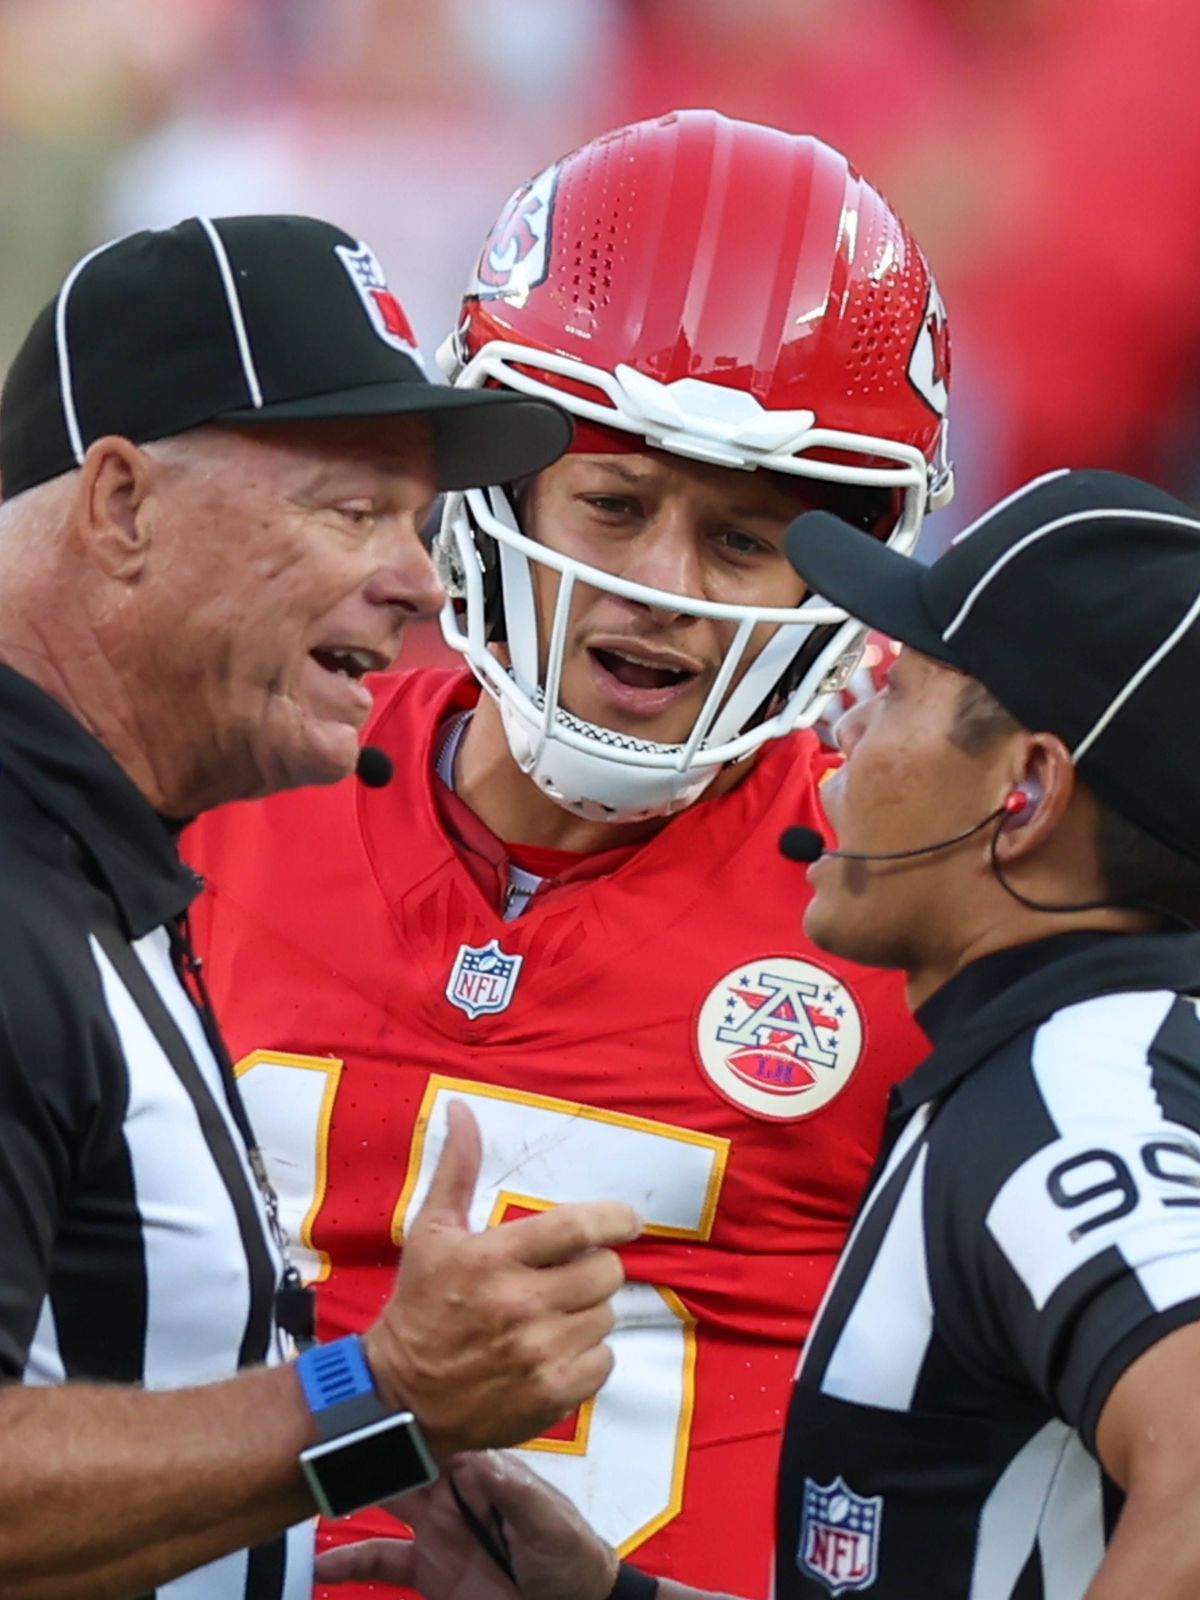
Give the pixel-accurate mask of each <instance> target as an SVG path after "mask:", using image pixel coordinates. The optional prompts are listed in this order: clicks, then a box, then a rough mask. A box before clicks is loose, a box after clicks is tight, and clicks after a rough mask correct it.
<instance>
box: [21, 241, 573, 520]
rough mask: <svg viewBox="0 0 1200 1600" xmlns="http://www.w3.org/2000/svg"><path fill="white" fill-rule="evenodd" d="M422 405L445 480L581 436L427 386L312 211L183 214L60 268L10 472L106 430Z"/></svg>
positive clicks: (24, 360)
mask: <svg viewBox="0 0 1200 1600" xmlns="http://www.w3.org/2000/svg"><path fill="white" fill-rule="evenodd" d="M412 415H419V416H428V417H429V418H430V420H431V423H432V426H433V431H434V448H435V453H436V461H437V472H438V480H439V484H440V486H441V487H442V488H444V489H463V488H468V487H470V486H472V485H476V484H488V483H506V482H508V481H510V480H511V479H513V478H518V477H523V476H525V475H526V474H527V473H531V472H537V471H540V470H541V468H542V467H545V466H548V465H549V464H550V463H551V462H552V461H555V460H557V459H558V457H559V456H560V455H561V454H562V453H563V451H564V450H565V449H566V448H567V445H568V444H569V443H570V442H571V428H572V425H571V421H570V418H569V417H568V416H567V414H566V413H565V412H564V411H562V410H560V409H559V408H558V407H557V406H555V405H553V404H552V403H551V402H549V401H546V400H541V399H535V398H533V397H529V396H524V395H514V394H511V393H505V392H503V391H500V390H495V389H452V388H448V387H447V386H445V385H444V384H435V383H431V382H430V381H429V379H428V378H427V376H426V374H425V370H424V366H423V363H422V360H421V355H420V352H419V350H418V348H417V342H416V339H415V338H414V336H413V332H412V328H411V327H410V325H409V322H408V319H407V317H406V316H405V314H404V311H403V309H402V308H401V306H400V303H399V301H398V300H397V299H396V297H395V295H394V294H393V293H392V292H391V290H390V289H389V288H388V286H387V283H386V281H385V278H384V275H383V272H382V270H381V269H380V266H379V262H378V261H377V259H376V257H375V255H374V253H373V252H372V250H371V248H370V246H369V245H366V244H364V243H362V242H361V241H360V240H356V239H354V238H352V237H351V235H350V234H348V233H344V232H343V231H342V230H341V229H340V228H335V227H333V226H332V225H331V224H330V223H328V222H319V221H317V220H316V219H315V218H313V217H285V216H262V217H217V218H208V217H190V218H188V219H187V221H185V222H181V223H179V224H178V225H177V226H176V227H173V228H165V229H162V230H158V231H147V232H143V233H135V234H131V235H129V236H128V237H126V238H123V239H117V240H115V241H114V242H113V243H112V244H108V245H103V246H101V247H100V249H99V250H94V251H92V252H91V253H90V254H89V255H86V256H84V257H83V259H82V260H81V261H79V262H78V263H77V264H76V265H75V266H74V267H73V268H72V270H71V271H70V272H69V273H68V274H67V277H66V280H65V281H64V283H63V286H62V288H61V289H60V290H59V292H58V294H57V295H56V296H55V297H54V299H53V300H52V301H51V302H50V303H49V305H47V306H46V307H44V309H43V310H42V311H41V313H40V314H39V315H38V317H37V319H36V321H35V322H34V324H33V327H32V328H31V329H30V331H29V334H28V336H27V337H26V339H25V342H24V344H23V345H22V346H21V349H20V351H19V352H18V354H17V356H16V358H15V360H14V361H13V364H12V366H11V368H10V369H9V372H8V376H7V378H6V380H5V383H4V389H3V393H2V394H0V485H2V486H3V492H4V495H5V496H6V497H7V498H11V497H12V496H13V495H17V494H20V493H21V492H22V491H23V490H25V489H31V488H33V486H34V485H35V484H39V483H45V482H46V481H47V480H48V479H50V478H56V477H58V476H59V474H60V473H63V472H69V471H70V470H71V469H72V468H73V467H75V466H77V465H78V464H79V463H80V462H81V461H82V460H83V456H84V453H85V451H86V450H87V447H88V445H89V444H90V443H91V441H92V440H94V439H98V438H101V437H102V436H103V435H104V434H109V433H112V434H119V435H121V436H122V437H124V438H127V439H132V440H133V441H134V442H135V443H147V442H149V441H150V440H153V439H163V438H167V437H168V436H170V435H172V434H177V433H183V432H184V431H185V430H187V429H188V428H194V427H198V426H199V425H200V424H201V423H206V422H217V421H219V422H230V423H247V422H250V423H269V422H298V421H309V420H325V419H330V418H335V417H390V416H412Z"/></svg>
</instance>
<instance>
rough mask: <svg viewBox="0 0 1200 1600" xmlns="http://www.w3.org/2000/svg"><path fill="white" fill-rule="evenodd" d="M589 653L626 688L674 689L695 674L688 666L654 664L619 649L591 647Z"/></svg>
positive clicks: (688, 680)
mask: <svg viewBox="0 0 1200 1600" xmlns="http://www.w3.org/2000/svg"><path fill="white" fill-rule="evenodd" d="M591 655H592V656H593V657H594V659H595V660H596V661H598V662H599V664H600V665H601V666H602V667H603V668H604V670H605V672H607V673H609V674H610V676H612V677H614V678H615V679H616V680H617V682H618V683H623V684H624V685H625V686H626V688H628V689H676V688H678V687H679V686H680V685H681V684H684V683H690V682H691V680H692V679H693V678H694V677H695V676H696V673H695V672H694V671H693V670H692V669H691V668H689V667H671V666H666V665H655V664H653V663H652V662H649V661H645V660H643V659H642V658H641V657H639V656H632V655H626V654H625V653H624V652H623V651H620V650H601V649H597V648H596V647H593V648H592V650H591Z"/></svg>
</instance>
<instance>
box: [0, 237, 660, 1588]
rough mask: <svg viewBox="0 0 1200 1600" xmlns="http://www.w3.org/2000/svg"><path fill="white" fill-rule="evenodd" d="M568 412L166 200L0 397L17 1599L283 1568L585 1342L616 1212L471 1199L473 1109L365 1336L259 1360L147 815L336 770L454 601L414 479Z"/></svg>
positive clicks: (250, 1218) (241, 1139)
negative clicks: (488, 1222)
mask: <svg viewBox="0 0 1200 1600" xmlns="http://www.w3.org/2000/svg"><path fill="white" fill-rule="evenodd" d="M569 437H570V427H569V423H568V422H567V420H566V419H565V418H564V417H563V416H562V414H561V413H559V412H558V410H557V409H556V408H555V407H553V406H550V405H547V404H544V403H543V402H541V401H535V400H526V399H520V398H513V397H504V396H499V395H488V394H474V395H467V394H465V393H463V392H460V391H456V390H450V389H444V388H435V387H434V386H432V385H430V384H429V383H428V382H427V381H426V379H425V376H424V373H423V370H422V368H421V365H420V358H419V356H418V354H417V351H416V348H415V346H414V345H413V341H412V334H411V331H410V330H409V327H408V324H407V322H406V320H405V317H404V313H403V311H402V310H401V308H400V306H399V303H398V302H397V301H396V299H395V298H394V296H393V295H392V294H391V293H390V291H389V290H388V288H387V285H386V283H385V282H384V279H383V275H382V273H381V272H380V270H379V265H378V262H377V261H376V260H375V258H374V256H373V255H372V253H371V251H370V250H369V248H368V247H367V246H366V245H364V244H362V243H360V242H359V241H357V240H355V239H353V238H351V237H350V236H349V235H347V234H345V233H343V232H341V230H340V229H337V228H334V227H331V226H329V225H328V224H326V223H323V222H317V221H314V220H311V219H307V218H297V217H240V218H224V219H218V220H216V221H213V220H210V219H207V218H193V219H191V220H189V221H187V222H184V223H181V224H180V225H179V226H178V227H176V228H172V229H169V230H165V231H163V232H158V233H144V234H138V235H134V236H133V237H131V238H128V239H124V240H119V241H117V242H116V243H114V244H112V245H110V246H108V247H106V248H105V249H103V250H101V251H98V252H94V253H93V254H92V255H91V256H89V257H87V258H85V259H84V260H83V261H82V262H81V263H80V264H79V265H78V266H77V267H76V268H75V269H74V271H72V272H71V274H70V275H69V276H68V278H67V280H66V282H65V283H64V285H63V287H62V289H61V291H60V292H59V294H58V295H57V296H56V297H55V298H54V300H52V301H51V302H50V304H49V305H48V306H47V307H46V309H45V311H44V312H43V313H42V315H41V316H40V317H39V318H38V320H37V322H36V323H35V324H34V327H33V329H32V330H31V332H30V334H29V336H28V338H27V339H26V342H25V344H24V346H23V347H22V350H21V352H20V354H19V355H18V356H17V358H16V361H15V363H14V365H13V367H12V369H11V371H10V373H9V375H8V378H7V381H6V383H5V386H4V392H3V398H2V401H0V470H2V473H3V484H4V492H5V496H6V498H5V503H4V505H3V507H2V508H0V1379H2V1380H3V1384H2V1387H0V1441H2V1445H0V1592H2V1593H3V1595H4V1596H5V1597H6V1600H75V1597H79V1600H83V1597H86V1600H104V1597H120V1596H133V1595H140V1596H145V1595H148V1594H150V1593H152V1592H153V1593H154V1594H157V1595H158V1596H159V1597H160V1600H168V1597H178V1600H284V1597H286V1600H310V1596H311V1593H312V1530H311V1526H304V1525H303V1524H305V1523H306V1521H307V1519H310V1518H311V1517H312V1516H313V1515H314V1514H315V1512H316V1510H317V1508H318V1507H319V1508H320V1509H322V1510H323V1511H326V1512H327V1513H333V1514H337V1513H339V1512H342V1511H349V1510H351V1509H354V1508H355V1507H357V1506H361V1505H364V1504H367V1503H371V1502H374V1501H377V1500H380V1499H382V1498H384V1497H385V1496H386V1495H389V1494H393V1493H395V1492H396V1491H397V1490H398V1489H401V1488H404V1487H411V1486H412V1485H413V1484H415V1483H418V1482H424V1481H428V1479H429V1478H430V1476H431V1475H434V1474H436V1470H437V1465H438V1462H439V1461H440V1460H441V1459H443V1458H445V1456H447V1455H448V1454H449V1453H451V1452H453V1451H455V1450H458V1449H461V1448H464V1447H467V1446H478V1445H481V1444H486V1443H489V1442H491V1443H500V1442H510V1443H516V1442H518V1441H519V1440H521V1439H523V1438H526V1437H529V1436H530V1435H531V1434H536V1433H538V1432H539V1431H541V1429H542V1428H543V1427H545V1426H546V1425H547V1424H548V1423H549V1422H550V1420H551V1419H552V1418H556V1417H559V1416H561V1415H562V1414H563V1413H564V1412H566V1411H569V1410H571V1409H573V1408H574V1407H575V1406H576V1405H577V1404H578V1403H579V1402H580V1401H581V1400H583V1399H584V1398H586V1397H587V1396H589V1395H590V1394H592V1393H593V1392H594V1390H595V1389H596V1388H597V1387H598V1386H599V1384H600V1383H601V1382H602V1381H603V1379H604V1377H605V1375H606V1373H607V1371H608V1368H609V1364H610V1361H611V1357H610V1356H609V1354H608V1351H607V1350H606V1348H605V1346H604V1345H603V1343H602V1340H603V1338H604V1336H605V1334H606V1332H607V1331H608V1330H609V1329H610V1328H611V1326H612V1317H611V1313H610V1311H609V1309H608V1305H607V1300H608V1297H609V1296H610V1295H611V1293H612V1291H613V1290H614V1289H615V1288H616V1287H617V1285H618V1283H619V1282H620V1278H621V1270H620V1263H619V1261H618V1259H617V1257H616V1256H615V1254H614V1253H613V1252H611V1251H609V1250H607V1249H604V1248H595V1247H597V1246H601V1247H602V1246H605V1245H607V1244H609V1243H612V1242H615V1241H618V1240H621V1241H624V1240H627V1239H628V1238H630V1237H632V1236H633V1230H634V1228H635V1226H636V1221H635V1219H634V1218H633V1216H632V1213H631V1212H630V1211H629V1210H628V1208H627V1207H624V1206H620V1205H615V1204H614V1205H599V1206H582V1207H563V1208H560V1209H559V1210H557V1211H555V1212H553V1213H549V1214H546V1215H544V1216H540V1217H531V1218H526V1219H524V1220H522V1221H518V1222H515V1223H513V1224H511V1225H510V1226H509V1227H506V1228H499V1229H491V1230H490V1231H489V1232H488V1233H487V1234H471V1233H469V1232H468V1231H467V1227H466V1208H467V1206H468V1204H469V1202H470V1198H471V1193H472V1188H473V1182H474V1176H475V1173H476V1171H477V1167H478V1160H479V1147H478V1133H477V1130H476V1128H475V1125H474V1123H473V1121H472V1119H471V1117H470V1114H469V1113H468V1112H467V1111H466V1109H465V1108H464V1107H461V1106H460V1107H457V1108H452V1109H453V1110H454V1111H455V1113H456V1114H455V1117H454V1122H453V1126H452V1133H451V1138H450V1141H449V1143H448V1145H447V1149H446V1152H445V1155H444V1158H443V1161H442V1163H441V1165H440V1166H439V1169H438V1172H437V1174H436V1176H435V1179H434V1184H433V1188H432V1190H431V1197H430V1203H427V1204H426V1206H425V1207H424V1209H423V1210H422V1213H421V1215H420V1217H419V1218H418V1219H417V1221H416V1223H415V1225H414V1230H413V1234H412V1236H411V1237H410V1238H409V1240H408V1241H407V1242H406V1249H405V1264H404V1271H403V1274H402V1275H401V1277H400V1278H399V1279H398V1281H397V1284H396V1287H395V1290H394V1292H393V1295H392V1297H391V1300H390V1301H389V1303H388V1304H387V1306H386V1307H384V1308H383V1310H382V1313H381V1314H379V1315H378V1317H377V1320H376V1321H375V1323H374V1324H373V1326H372V1327H371V1328H370V1329H369V1330H368V1332H367V1333H366V1334H365V1335H364V1336H363V1337H362V1338H361V1339H359V1338H357V1337H351V1338H346V1339H339V1340H336V1341H334V1342H333V1343H331V1344H327V1345H314V1346H311V1347H310V1348H307V1349H305V1350H304V1353H303V1354H301V1355H300V1356H299V1359H298V1360H296V1361H295V1362H289V1361H286V1360H285V1357H286V1355H287V1354H288V1353H289V1352H288V1342H287V1340H286V1339H285V1337H284V1335H283V1333H282V1332H281V1328H282V1329H284V1330H289V1331H290V1332H292V1333H294V1334H295V1335H296V1336H297V1338H298V1339H300V1341H301V1342H302V1343H305V1344H311V1341H310V1340H309V1339H308V1338H307V1337H306V1335H307V1334H308V1333H310V1332H311V1329H310V1328H306V1326H305V1323H306V1321H310V1320H311V1313H310V1312H309V1311H308V1309H307V1306H306V1292H305V1291H304V1290H303V1289H302V1288H301V1286H300V1284H299V1280H298V1278H297V1275H296V1274H295V1272H294V1271H293V1270H291V1269H290V1268H289V1267H288V1266H287V1242H286V1240H284V1239H283V1237H282V1236H281V1234H280V1231H279V1228H278V1225H277V1223H276V1222H275V1217H276V1206H275V1197H274V1195H273V1194H272V1193H271V1191H270V1189H269V1186H268V1185H267V1182H266V1178H265V1175H264V1172H263V1167H262V1162H261V1160H260V1158H259V1156H258V1153H257V1151H256V1150H255V1148H254V1142H253V1136H252V1134H251V1131H250V1128H249V1125H248V1123H247V1121H246V1117H245V1113H244V1111H243V1109H242V1105H241V1101H240V1098H239V1095H238V1090H237V1084H236V1082H235V1080H234V1076H233V1072H232V1068H231V1065H230V1062H229V1059H228V1056H227V1055H226V1053H225V1051H224V1049H223V1047H222V1044H221V1040H220V1035H219V1033H218V1031H217V1028H216V1025H215V1023H214V1020H213V1018H212V1016H211V1014H210V1011H209V1008H208V1005H207V999H206V995H205V992H204V985H203V979H202V975H201V973H200V971H199V964H198V963H197V962H196V961H195V960H194V958H193V957H192V956H191V953H190V950H189V945H188V937H187V920H186V914H187V907H188V904H189V902H190V901H191V900H192V898H193V897H194V895H195V894H196V892H197V889H198V883H197V881H196V880H195V879H194V877H193V876H192V874H191V873H190V872H188V871H187V870H186V869H185V868H184V867H183V866H182V865H181V863H180V860H179V858H178V856H177V854H176V851H175V834H176V833H177V832H178V828H179V826H180V824H181V823H182V821H183V820H184V819H186V818H188V817H191V816H193V815H194V814H195V813H196V812H197V811H199V810H201V809H202V808H204V807H206V806H211V805H215V804H217V803H219V802H221V801H226V800H235V799H238V798H240V797H242V796H249V795H252V794H263V793H266V792H269V791H270V790H272V789H278V788H282V787H285V786H287V785H291V784H297V783H303V782H331V781H333V780H336V779H339V778H343V777H346V776H348V775H349V774H350V773H351V772H352V771H353V770H354V768H355V763H356V759H357V757H358V754H359V751H358V733H359V730H360V729H361V727H362V724H363V722H364V720H365V718H366V715H367V712H368V711H369V709H370V704H371V696H370V691H369V688H368V687H367V686H366V685H365V684H364V683H363V682H362V681H361V680H362V678H363V674H364V671H365V670H367V669H369V668H375V667H384V666H387V665H388V664H389V663H390V661H391V660H392V659H393V657H394V655H395V653H396V650H397V648H398V645H399V640H400V636H401V633H402V632H403V628H404V624H405V623H406V622H407V621H408V620H409V619H410V618H412V617H416V616H421V615H425V614H427V613H429V612H431V611H432V610H434V609H435V608H436V606H437V604H438V603H439V601H440V599H441V590H440V586H439V584H438V581H437V578H436V576H435V575H434V572H433V569H432V567H431V566H430V563H429V559H428V557H427V555H426V553H425V551H424V549H423V547H422V545H421V542H420V539H419V534H418V530H419V525H420V522H421V519H422V517H423V515H424V514H425V513H426V511H427V509H428V506H429V502H430V500H431V499H432V497H433V496H434V494H435V492H436V491H437V489H438V488H439V487H447V486H459V487H465V486H467V485H469V484H477V483H489V482H497V481H501V480H504V479H506V478H508V477H510V476H519V475H521V474H523V473H527V472H534V471H537V470H539V469H540V468H541V467H542V466H544V465H546V464H547V463H548V462H550V461H551V460H553V459H554V458H555V457H556V456H557V455H558V454H559V453H560V452H561V451H562V449H563V448H564V447H565V446H566V444H567V442H568V440H569ZM386 776H387V774H386V772H381V771H380V770H379V763H378V761H376V763H375V768H374V771H371V769H370V767H369V766H368V768H367V769H365V770H364V778H368V777H373V778H374V780H375V781H379V780H380V779H381V778H382V779H384V780H385V781H386ZM376 1311H378V1308H377V1307H372V1308H367V1309H364V1320H366V1318H367V1317H368V1316H369V1315H370V1314H372V1313H373V1312H376ZM289 1528H290V1529H291V1532H290V1533H288V1534H286V1535H285V1533H284V1530H285V1529H289ZM193 1569H200V1570H193ZM182 1573H189V1574H190V1575H189V1576H187V1577H182V1578H179V1577H178V1576H177V1575H179V1574H182ZM172 1580H175V1581H172Z"/></svg>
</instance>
